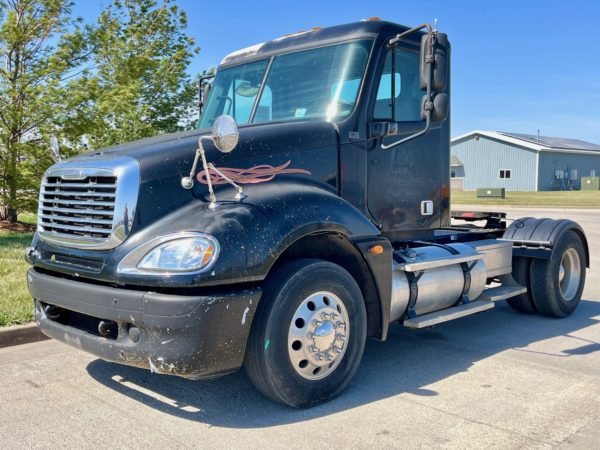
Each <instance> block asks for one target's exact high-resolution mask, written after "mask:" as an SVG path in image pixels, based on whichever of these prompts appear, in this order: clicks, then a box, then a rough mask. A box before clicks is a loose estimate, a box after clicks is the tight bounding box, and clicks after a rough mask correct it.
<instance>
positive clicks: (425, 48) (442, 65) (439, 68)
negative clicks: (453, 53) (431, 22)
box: [420, 33, 450, 92]
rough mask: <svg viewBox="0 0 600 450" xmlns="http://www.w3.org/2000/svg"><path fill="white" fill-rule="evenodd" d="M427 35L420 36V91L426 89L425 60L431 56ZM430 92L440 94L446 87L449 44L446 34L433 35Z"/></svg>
mask: <svg viewBox="0 0 600 450" xmlns="http://www.w3.org/2000/svg"><path fill="white" fill-rule="evenodd" d="M428 36H429V35H428V34H424V35H423V36H421V77H420V78H421V90H423V91H424V90H425V89H427V60H428V58H430V57H431V56H432V54H431V46H430V45H429V42H428V41H429V40H428ZM434 36H435V41H434V44H433V72H432V74H431V75H432V76H431V80H432V84H431V90H432V91H435V92H441V91H443V90H444V89H446V86H447V85H448V53H449V50H450V44H449V42H448V35H447V34H446V33H435V35H434Z"/></svg>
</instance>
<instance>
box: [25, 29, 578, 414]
mask: <svg viewBox="0 0 600 450" xmlns="http://www.w3.org/2000/svg"><path fill="white" fill-rule="evenodd" d="M450 51H451V48H450V43H449V41H448V37H447V36H446V35H445V34H444V33H441V32H439V31H437V30H436V29H432V27H431V26H429V25H423V26H419V27H415V28H408V27H404V26H401V25H397V24H394V23H390V22H385V21H381V20H365V21H361V22H356V23H351V24H347V25H340V26H335V27H330V28H324V29H320V28H315V29H311V30H308V31H304V32H299V33H295V34H292V35H288V36H284V37H282V38H279V39H275V40H273V41H270V42H266V43H263V44H259V45H256V46H253V47H249V48H247V49H243V50H240V51H238V52H235V53H233V54H230V55H228V56H227V57H225V58H224V59H223V61H222V62H221V64H220V65H219V67H218V70H217V72H216V75H215V76H212V77H209V78H205V79H203V80H202V85H203V89H202V92H201V102H200V104H201V111H202V112H201V116H200V121H199V125H198V129H197V130H193V131H186V132H180V133H175V134H171V135H164V136H157V137H154V138H149V139H144V140H141V141H136V142H131V143H125V144H122V145H118V146H115V147H111V148H107V149H103V150H99V151H92V152H90V153H88V154H85V155H81V156H78V157H75V158H72V159H70V160H68V161H64V162H61V163H58V164H56V165H54V166H52V167H50V168H49V169H48V171H47V172H46V173H45V175H44V178H43V181H42V187H41V191H40V199H39V211H38V228H37V232H36V234H35V235H34V238H33V242H32V244H31V247H30V248H28V249H27V251H26V257H27V259H28V261H29V263H30V264H31V266H32V267H31V268H30V269H29V271H28V274H27V280H28V286H29V290H30V292H31V295H32V297H33V299H34V304H35V317H36V320H37V322H38V325H39V328H40V329H41V330H42V331H43V332H44V333H45V334H46V335H48V336H50V337H52V338H55V339H58V340H61V341H63V342H66V343H67V344H70V345H73V346H75V347H77V348H80V349H82V350H85V351H88V352H91V353H93V354H95V355H97V356H99V357H100V358H103V359H105V360H107V361H112V362H116V363H120V364H126V365H130V366H135V367H142V368H147V369H150V370H151V371H153V372H156V373H160V374H169V375H177V376H181V377H186V378H192V379H205V378H210V377H215V376H219V375H223V374H226V373H230V372H233V371H235V370H238V369H239V368H240V367H242V366H244V367H245V369H246V371H247V373H248V375H249V377H250V379H251V380H252V382H253V383H254V385H255V386H256V387H257V388H258V389H259V390H260V391H261V392H262V393H263V394H265V395H266V396H268V397H270V398H271V399H273V400H275V401H277V402H279V403H282V404H284V405H288V406H292V407H307V406H312V405H315V404H318V403H320V402H323V401H326V400H328V399H330V398H332V397H334V396H335V395H337V394H338V393H340V392H341V391H342V390H343V389H344V388H345V387H346V386H347V385H348V383H349V382H350V380H351V379H352V377H353V375H354V374H355V372H356V370H357V369H358V366H359V363H360V360H361V357H362V354H363V350H364V346H365V341H366V339H367V338H372V339H377V340H385V339H386V336H387V334H388V328H389V326H390V324H392V323H399V324H401V325H402V326H404V327H407V328H411V329H415V330H418V329H421V328H427V327H431V326H434V325H437V324H440V323H444V322H447V321H450V320H455V319H459V318H461V317H465V316H468V315H472V314H476V313H481V312H484V311H487V310H490V309H492V308H493V307H494V305H495V302H497V301H501V300H506V301H507V302H508V303H509V305H510V306H511V307H512V308H514V309H515V310H517V311H519V312H522V313H529V314H533V313H539V314H543V315H547V316H552V317H566V316H568V315H570V314H571V313H572V312H573V311H574V310H575V308H576V307H577V305H578V303H579V301H580V298H581V294H582V291H583V288H584V284H585V276H586V268H587V267H589V250H588V245H587V239H586V236H585V233H584V231H583V229H582V228H581V227H580V226H579V225H578V224H577V223H575V222H573V221H570V220H552V219H536V218H522V219H518V220H514V221H512V223H510V224H507V219H506V214H505V213H496V212H485V213H484V212H454V213H453V212H451V210H450V194H451V193H450V188H449V186H450V163H449V161H450V76H449V74H450ZM453 219H454V221H453Z"/></svg>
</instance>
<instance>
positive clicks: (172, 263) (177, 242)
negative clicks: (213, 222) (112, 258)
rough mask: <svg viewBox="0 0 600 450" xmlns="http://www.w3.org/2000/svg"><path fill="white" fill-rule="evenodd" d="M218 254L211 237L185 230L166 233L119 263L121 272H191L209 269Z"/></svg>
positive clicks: (216, 246)
mask: <svg viewBox="0 0 600 450" xmlns="http://www.w3.org/2000/svg"><path fill="white" fill-rule="evenodd" d="M218 257H219V243H218V242H217V240H216V239H215V238H213V237H212V236H208V235H206V234H202V233H193V232H186V233H180V234H175V235H169V236H163V237H160V238H157V239H153V240H151V241H149V242H146V243H144V244H142V245H141V246H140V247H138V248H136V249H135V250H133V251H132V252H131V253H129V254H128V255H127V256H126V257H125V258H123V260H122V261H121V263H120V264H119V268H118V272H120V273H144V272H146V273H153V272H165V273H173V274H177V273H182V274H183V273H190V272H203V271H205V270H208V269H209V268H210V267H211V266H212V265H213V264H214V263H215V261H216V260H217V258H218Z"/></svg>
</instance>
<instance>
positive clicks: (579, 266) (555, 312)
mask: <svg viewBox="0 0 600 450" xmlns="http://www.w3.org/2000/svg"><path fill="white" fill-rule="evenodd" d="M586 267H587V261H586V254H585V250H584V248H583V243H582V242H581V238H580V237H579V235H578V234H577V233H576V232H574V231H567V232H566V233H564V234H563V235H562V236H561V237H560V239H559V240H558V242H557V243H556V245H555V248H554V251H553V253H552V257H551V259H549V260H543V259H535V260H533V262H532V263H531V292H532V296H533V301H534V303H535V306H536V307H537V309H538V310H539V312H540V313H541V314H543V315H545V316H550V317H566V316H568V315H570V314H571V313H572V312H573V311H575V308H577V305H578V304H579V301H580V300H581V294H582V293H583V288H584V286H585V275H586V273H585V271H586Z"/></svg>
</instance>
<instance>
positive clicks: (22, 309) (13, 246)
mask: <svg viewBox="0 0 600 450" xmlns="http://www.w3.org/2000/svg"><path fill="white" fill-rule="evenodd" d="M19 219H21V217H19ZM31 236H32V235H31V234H30V233H15V232H11V231H2V230H0V326H6V325H16V324H20V323H26V322H30V321H32V320H33V302H32V301H31V297H30V296H29V291H28V290H27V282H26V279H25V272H26V271H27V267H28V265H27V262H25V258H24V257H23V255H24V253H23V251H24V250H25V248H26V247H27V246H28V245H30V243H31Z"/></svg>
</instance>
